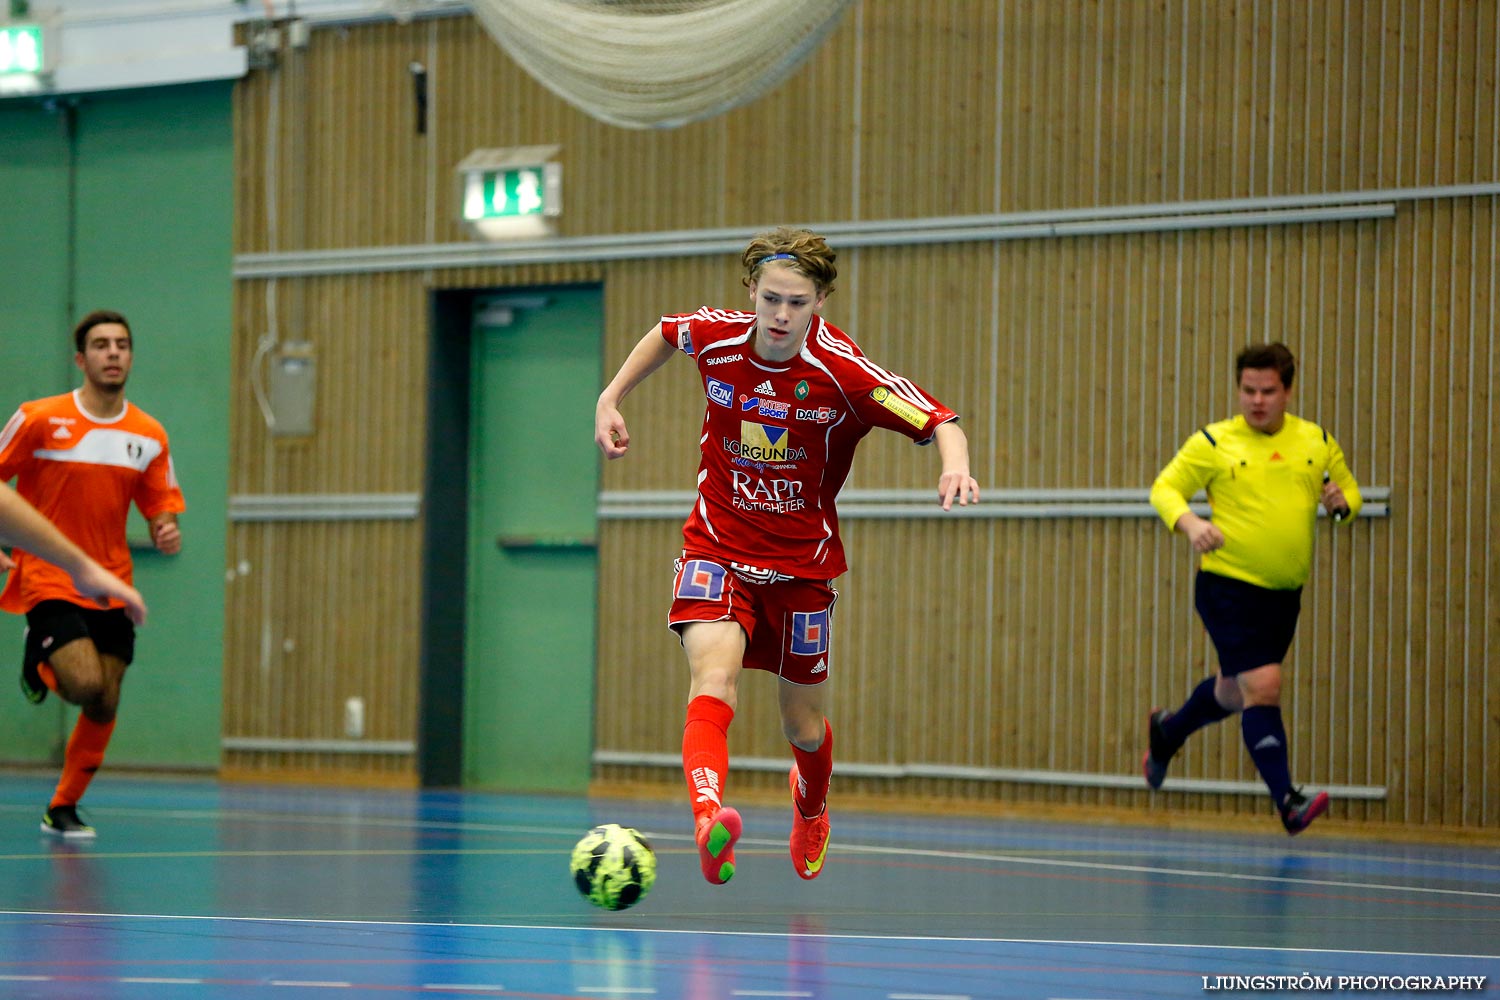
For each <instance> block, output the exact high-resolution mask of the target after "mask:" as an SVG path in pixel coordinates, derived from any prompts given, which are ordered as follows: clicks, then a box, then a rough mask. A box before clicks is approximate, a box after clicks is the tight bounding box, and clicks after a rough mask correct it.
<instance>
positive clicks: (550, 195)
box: [458, 146, 562, 240]
mask: <svg viewBox="0 0 1500 1000" xmlns="http://www.w3.org/2000/svg"><path fill="white" fill-rule="evenodd" d="M558 148H559V147H557V146H518V147H513V148H510V149H477V150H475V151H474V152H472V153H470V154H469V155H468V156H466V157H465V158H464V160H463V162H461V163H460V164H459V165H458V173H459V176H460V179H461V185H462V186H461V189H460V195H459V205H460V213H461V214H462V217H463V221H464V222H465V223H466V224H467V225H468V226H469V227H470V229H472V230H473V231H474V233H475V234H476V235H478V236H480V237H481V238H483V239H489V240H499V239H515V238H520V237H528V236H529V237H537V236H545V235H548V234H549V233H551V231H552V221H553V220H554V219H556V217H557V216H558V215H560V214H561V213H562V164H561V163H559V162H557V161H556V160H555V159H553V158H552V157H554V156H555V155H556V154H557V151H558Z"/></svg>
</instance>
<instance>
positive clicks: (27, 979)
mask: <svg viewBox="0 0 1500 1000" xmlns="http://www.w3.org/2000/svg"><path fill="white" fill-rule="evenodd" d="M50 982H52V977H51V976H0V983H50Z"/></svg>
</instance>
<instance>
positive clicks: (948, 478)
mask: <svg viewBox="0 0 1500 1000" xmlns="http://www.w3.org/2000/svg"><path fill="white" fill-rule="evenodd" d="M955 498H957V500H958V505H959V506H960V507H967V506H969V504H971V503H978V502H979V483H978V482H977V481H976V480H975V479H974V477H973V476H971V475H969V470H968V469H964V470H962V471H954V472H944V473H943V474H942V476H941V477H940V478H939V479H938V500H939V502H941V503H942V505H943V509H944V510H952V509H953V501H954V499H955Z"/></svg>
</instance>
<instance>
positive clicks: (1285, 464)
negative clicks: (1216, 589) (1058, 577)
mask: <svg viewBox="0 0 1500 1000" xmlns="http://www.w3.org/2000/svg"><path fill="white" fill-rule="evenodd" d="M1325 472H1326V473H1327V474H1328V476H1329V478H1330V479H1332V480H1333V482H1334V483H1336V484H1337V485H1338V487H1339V488H1340V489H1341V490H1343V491H1344V498H1345V499H1346V500H1347V501H1348V502H1349V518H1348V520H1352V519H1353V518H1354V517H1355V516H1356V515H1358V514H1359V510H1360V507H1361V506H1362V505H1363V499H1362V498H1361V497H1360V493H1359V484H1358V483H1357V482H1355V480H1354V476H1353V475H1352V474H1351V473H1350V472H1349V466H1348V465H1347V464H1346V463H1345V461H1344V452H1343V450H1342V449H1340V448H1339V446H1338V442H1337V441H1335V440H1334V439H1333V438H1332V437H1330V436H1329V434H1328V432H1327V431H1325V430H1323V428H1321V427H1319V426H1318V425H1317V424H1315V423H1313V422H1312V421H1310V420H1303V419H1301V418H1300V417H1296V416H1293V415H1292V414H1290V413H1288V414H1287V415H1286V418H1285V421H1284V422H1283V423H1282V425H1281V430H1279V431H1277V432H1276V433H1275V434H1263V433H1261V432H1260V431H1257V430H1255V429H1254V428H1253V427H1251V426H1250V425H1249V424H1248V423H1246V422H1245V418H1244V417H1243V416H1240V417H1234V418H1232V419H1230V420H1221V421H1219V422H1218V423H1213V424H1209V425H1208V426H1207V427H1205V428H1203V429H1202V430H1200V431H1198V432H1197V433H1195V434H1194V435H1193V436H1192V437H1190V438H1188V439H1187V441H1186V442H1185V443H1184V444H1183V446H1182V448H1181V450H1179V451H1178V452H1177V454H1176V456H1175V457H1173V459H1172V461H1171V462H1169V463H1168V464H1167V467H1166V468H1165V469H1163V470H1162V471H1161V473H1160V474H1159V475H1158V476H1157V477H1156V482H1155V483H1153V484H1152V486H1151V504H1152V506H1154V507H1155V508H1156V511H1157V513H1158V514H1160V515H1161V518H1162V520H1163V521H1165V522H1166V523H1167V527H1169V528H1173V529H1175V528H1176V526H1177V521H1178V519H1179V518H1181V517H1182V515H1183V514H1184V513H1185V512H1186V511H1187V510H1188V498H1189V497H1191V496H1192V495H1193V494H1194V493H1196V492H1198V491H1199V490H1200V489H1201V490H1207V492H1208V503H1209V507H1210V508H1212V511H1213V522H1214V525H1215V526H1217V527H1218V529H1219V531H1220V532H1221V533H1223V535H1224V545H1223V547H1222V548H1219V549H1216V550H1214V551H1213V552H1209V553H1206V554H1205V555H1204V556H1203V563H1202V567H1203V569H1205V570H1208V571H1209V572H1211V573H1218V574H1220V575H1221V576H1229V577H1234V578H1235V579H1237V580H1244V581H1246V582H1248V583H1253V584H1255V585H1257V586H1260V587H1266V588H1268V589H1271V590H1293V589H1295V588H1297V587H1300V586H1302V585H1303V584H1304V583H1305V582H1307V576H1308V573H1309V572H1310V571H1311V569H1312V542H1313V531H1314V528H1315V526H1316V524H1317V517H1318V502H1319V499H1320V498H1321V496H1322V492H1323V474H1324V473H1325Z"/></svg>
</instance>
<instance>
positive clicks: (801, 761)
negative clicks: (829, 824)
mask: <svg viewBox="0 0 1500 1000" xmlns="http://www.w3.org/2000/svg"><path fill="white" fill-rule="evenodd" d="M792 755H793V756H794V757H796V758H797V777H798V778H800V779H801V780H800V781H799V782H798V785H799V787H798V789H797V791H798V795H797V809H798V811H800V812H801V813H802V815H803V816H805V817H807V818H808V819H812V818H813V817H814V816H817V815H818V814H819V813H821V812H822V811H823V806H824V804H825V803H827V801H828V779H829V778H830V777H832V776H833V726H832V724H831V723H829V721H828V720H827V719H824V720H823V742H822V743H820V744H818V749H816V750H804V749H802V748H801V747H799V746H798V745H797V744H795V743H793V744H792Z"/></svg>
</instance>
